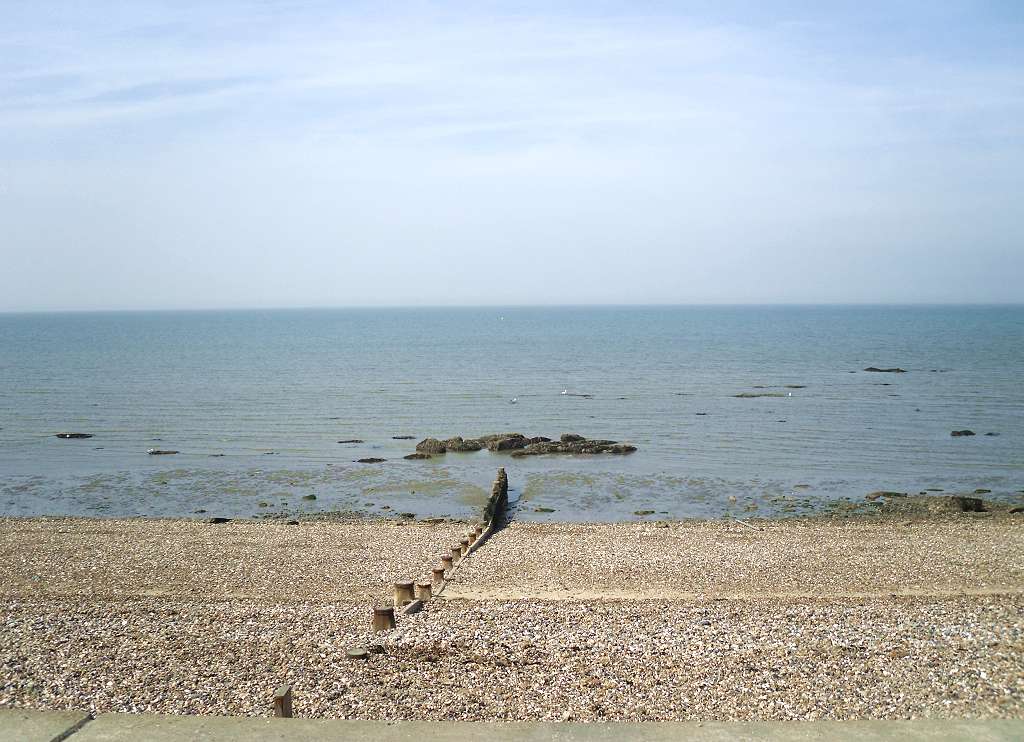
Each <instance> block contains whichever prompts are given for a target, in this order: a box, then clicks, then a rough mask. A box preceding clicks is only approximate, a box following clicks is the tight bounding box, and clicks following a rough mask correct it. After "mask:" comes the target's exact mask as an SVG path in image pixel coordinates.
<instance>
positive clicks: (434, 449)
mask: <svg viewBox="0 0 1024 742" xmlns="http://www.w3.org/2000/svg"><path fill="white" fill-rule="evenodd" d="M416 450H417V451H419V452H420V453H444V452H445V451H446V450H447V449H445V446H444V444H443V443H442V442H441V441H439V440H438V439H437V438H424V439H423V440H422V441H420V442H419V443H417V444H416Z"/></svg>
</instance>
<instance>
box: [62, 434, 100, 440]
mask: <svg viewBox="0 0 1024 742" xmlns="http://www.w3.org/2000/svg"><path fill="white" fill-rule="evenodd" d="M56 437H57V438H63V439H65V440H70V439H75V438H92V433H57V434H56Z"/></svg>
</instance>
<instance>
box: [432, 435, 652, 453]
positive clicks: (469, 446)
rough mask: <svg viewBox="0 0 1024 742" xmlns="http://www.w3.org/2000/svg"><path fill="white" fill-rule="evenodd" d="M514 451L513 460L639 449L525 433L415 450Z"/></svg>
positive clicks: (459, 439) (575, 437) (451, 441)
mask: <svg viewBox="0 0 1024 742" xmlns="http://www.w3.org/2000/svg"><path fill="white" fill-rule="evenodd" d="M484 448H486V449H487V450H488V451H511V452H512V455H513V456H540V455H543V454H549V453H567V454H598V453H612V454H627V453H633V452H634V451H636V446H630V445H628V444H624V443H619V442H618V441H608V440H590V439H587V438H585V437H583V436H582V435H577V434H575V433H563V434H562V436H561V438H560V439H559V440H557V441H554V440H551V439H550V438H545V437H544V436H542V435H539V436H534V437H532V438H528V437H527V436H525V435H523V434H522V433H495V434H493V435H485V436H481V437H480V438H463V437H462V436H456V437H454V438H448V439H447V440H443V441H442V440H438V439H437V438H426V439H424V440H422V441H420V442H419V443H417V444H416V450H417V451H418V452H419V453H425V454H443V453H448V452H464V451H480V450H481V449H484Z"/></svg>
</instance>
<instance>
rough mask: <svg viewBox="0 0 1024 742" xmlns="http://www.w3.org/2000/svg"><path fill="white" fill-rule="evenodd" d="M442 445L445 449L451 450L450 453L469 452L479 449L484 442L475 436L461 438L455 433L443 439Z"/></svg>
mask: <svg viewBox="0 0 1024 742" xmlns="http://www.w3.org/2000/svg"><path fill="white" fill-rule="evenodd" d="M444 447H445V450H446V451H451V452H452V453H469V452H471V451H479V450H480V449H482V448H483V447H484V444H483V443H481V442H480V441H478V440H476V439H475V438H467V439H463V438H462V436H460V435H457V436H455V437H454V438H449V439H448V440H446V441H444Z"/></svg>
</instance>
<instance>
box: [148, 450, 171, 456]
mask: <svg viewBox="0 0 1024 742" xmlns="http://www.w3.org/2000/svg"><path fill="white" fill-rule="evenodd" d="M146 453H148V454H149V455H150V456H173V455H174V454H176V453H178V452H177V451H163V450H161V449H159V448H151V449H149V450H148V451H146Z"/></svg>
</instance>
